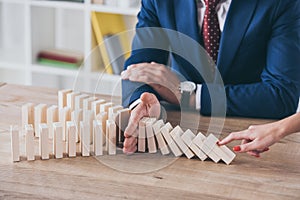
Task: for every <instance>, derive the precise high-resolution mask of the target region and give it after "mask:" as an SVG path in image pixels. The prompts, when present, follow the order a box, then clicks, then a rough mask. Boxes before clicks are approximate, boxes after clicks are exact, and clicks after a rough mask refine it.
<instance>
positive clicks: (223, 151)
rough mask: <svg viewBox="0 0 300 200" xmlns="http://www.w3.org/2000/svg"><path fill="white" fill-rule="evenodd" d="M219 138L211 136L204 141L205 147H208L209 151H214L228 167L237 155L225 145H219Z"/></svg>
mask: <svg viewBox="0 0 300 200" xmlns="http://www.w3.org/2000/svg"><path fill="white" fill-rule="evenodd" d="M217 142H218V138H217V137H215V136H214V135H213V134H210V135H209V136H208V137H207V138H206V140H205V141H204V145H205V147H208V148H207V150H212V151H213V152H214V153H215V154H217V155H218V156H219V157H220V158H221V159H222V160H223V161H224V162H225V163H226V164H227V165H229V164H230V163H231V162H232V160H233V159H234V158H235V156H236V155H235V154H234V153H233V152H232V151H231V150H230V149H229V148H228V147H226V146H225V145H223V146H218V145H217Z"/></svg>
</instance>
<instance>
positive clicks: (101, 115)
mask: <svg viewBox="0 0 300 200" xmlns="http://www.w3.org/2000/svg"><path fill="white" fill-rule="evenodd" d="M107 116H108V115H107V112H102V113H99V114H98V115H97V117H96V120H99V121H101V123H102V132H103V133H104V134H103V140H102V141H103V145H105V143H106V139H105V138H106V120H107ZM105 149H106V148H105Z"/></svg>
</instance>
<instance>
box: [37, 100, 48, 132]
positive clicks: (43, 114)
mask: <svg viewBox="0 0 300 200" xmlns="http://www.w3.org/2000/svg"><path fill="white" fill-rule="evenodd" d="M41 123H47V105H46V104H39V105H37V106H35V107H34V134H35V136H36V137H40V127H39V125H40V124H41Z"/></svg>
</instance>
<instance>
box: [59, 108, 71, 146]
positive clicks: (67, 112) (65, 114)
mask: <svg viewBox="0 0 300 200" xmlns="http://www.w3.org/2000/svg"><path fill="white" fill-rule="evenodd" d="M70 120H71V108H68V107H64V108H60V109H59V122H61V124H62V126H63V141H66V139H67V134H66V122H67V121H70Z"/></svg>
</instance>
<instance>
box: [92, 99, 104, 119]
mask: <svg viewBox="0 0 300 200" xmlns="http://www.w3.org/2000/svg"><path fill="white" fill-rule="evenodd" d="M105 103H106V101H105V100H104V99H99V100H97V101H94V102H92V110H93V111H94V114H95V117H96V116H97V115H98V114H99V113H100V105H101V104H105Z"/></svg>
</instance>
